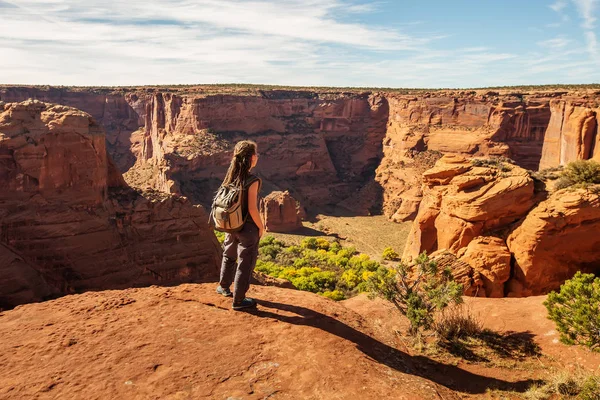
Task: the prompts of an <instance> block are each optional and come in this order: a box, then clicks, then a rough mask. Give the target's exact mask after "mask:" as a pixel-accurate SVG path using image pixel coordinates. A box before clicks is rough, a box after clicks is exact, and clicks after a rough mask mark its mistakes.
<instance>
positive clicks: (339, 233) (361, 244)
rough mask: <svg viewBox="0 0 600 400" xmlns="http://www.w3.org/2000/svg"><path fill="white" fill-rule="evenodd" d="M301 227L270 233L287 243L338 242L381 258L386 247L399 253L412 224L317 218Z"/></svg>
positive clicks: (378, 218)
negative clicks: (313, 239) (310, 239)
mask: <svg viewBox="0 0 600 400" xmlns="http://www.w3.org/2000/svg"><path fill="white" fill-rule="evenodd" d="M302 224H303V228H302V229H299V230H298V231H295V232H291V233H271V232H267V235H272V236H275V237H276V238H277V239H279V240H281V241H283V242H284V243H286V244H290V245H292V244H298V243H300V242H301V241H302V239H304V238H306V237H323V238H328V239H332V238H335V239H338V240H339V241H340V243H341V244H342V245H343V246H353V247H355V248H356V250H358V251H359V252H360V253H365V254H368V255H369V256H370V257H372V258H374V259H380V258H381V255H382V253H383V250H384V249H385V248H386V247H392V248H393V249H394V250H396V252H399V253H401V252H402V249H403V248H404V246H405V244H406V240H407V237H408V234H409V232H410V228H411V226H412V222H411V221H409V222H404V223H396V222H392V221H390V220H389V219H388V218H386V217H385V216H383V215H373V216H353V217H350V216H343V215H323V214H319V215H317V216H316V217H315V218H314V219H313V220H311V221H303V223H302Z"/></svg>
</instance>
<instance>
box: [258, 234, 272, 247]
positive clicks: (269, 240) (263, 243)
mask: <svg viewBox="0 0 600 400" xmlns="http://www.w3.org/2000/svg"><path fill="white" fill-rule="evenodd" d="M272 244H275V237H274V236H271V235H267V236H265V237H263V238H262V239H260V241H259V242H258V247H263V246H269V245H272Z"/></svg>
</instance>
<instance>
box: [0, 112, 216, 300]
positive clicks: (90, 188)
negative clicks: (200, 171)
mask: <svg viewBox="0 0 600 400" xmlns="http://www.w3.org/2000/svg"><path fill="white" fill-rule="evenodd" d="M0 185H1V186H2V187H4V188H7V189H8V190H2V191H0V243H1V244H2V251H1V252H2V256H0V261H1V262H2V264H1V265H0V274H1V275H0V282H1V283H0V288H1V289H2V292H0V303H2V304H4V306H14V305H16V304H18V303H22V302H27V301H36V300H40V299H41V298H45V297H47V296H54V295H61V294H66V293H73V292H79V291H84V290H90V289H109V288H124V287H131V286H143V285H150V284H174V283H178V282H192V281H206V280H209V279H214V278H216V276H217V266H218V263H219V260H220V249H219V246H218V242H217V241H216V238H215V237H214V234H213V233H212V232H211V231H210V230H209V229H208V227H207V225H206V221H207V216H206V213H205V212H204V210H203V209H202V208H201V207H199V206H193V205H192V204H191V203H190V202H189V201H188V200H186V199H185V198H181V197H173V196H168V195H165V194H164V193H162V194H161V193H157V194H156V195H155V198H154V199H153V200H149V199H147V198H145V197H142V196H141V195H140V194H138V193H137V192H135V191H133V190H132V189H130V188H129V187H128V186H127V185H126V184H125V182H124V181H123V179H122V177H121V175H120V173H118V171H117V170H116V168H115V166H114V165H113V164H112V161H111V160H110V158H109V157H108V156H107V154H106V148H105V140H104V134H103V131H102V129H101V128H100V127H99V126H98V124H97V123H96V122H95V121H94V120H93V118H92V117H90V115H88V114H86V113H84V112H82V111H79V110H76V109H73V108H70V107H66V106H58V105H52V104H46V103H42V102H38V101H28V102H24V103H9V104H5V105H2V106H0ZM5 282H20V283H19V284H18V285H20V286H21V287H20V288H18V290H17V291H16V292H15V290H16V289H15V288H14V287H12V289H10V290H8V289H6V286H5V285H4V283H5ZM9 286H12V285H9Z"/></svg>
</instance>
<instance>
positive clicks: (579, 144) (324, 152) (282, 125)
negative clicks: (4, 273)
mask: <svg viewBox="0 0 600 400" xmlns="http://www.w3.org/2000/svg"><path fill="white" fill-rule="evenodd" d="M207 90H208V89H206V88H202V87H198V88H193V87H190V88H185V87H184V88H173V89H167V88H160V89H159V88H127V89H84V88H75V89H66V88H61V89H57V88H47V89H44V88H27V87H0V100H4V101H22V100H25V99H27V98H37V99H41V100H46V101H52V102H56V103H61V104H67V105H71V106H76V107H78V108H81V109H82V110H84V111H86V112H89V113H90V114H92V116H94V117H95V118H96V119H97V120H98V121H99V123H100V124H101V125H102V126H104V128H105V129H106V131H107V146H108V150H109V154H111V155H112V156H113V158H114V159H115V160H116V164H117V166H118V167H119V169H120V170H121V172H126V171H129V172H128V174H127V175H126V177H127V179H128V180H129V181H130V182H132V183H134V184H136V185H147V186H149V187H152V188H155V189H159V190H161V191H165V192H174V193H183V194H185V195H187V196H189V197H190V198H191V199H192V200H193V201H194V202H202V203H205V204H206V203H208V201H209V199H210V196H211V195H212V193H213V191H214V189H215V186H216V185H217V184H218V182H219V181H220V179H221V178H222V176H223V174H224V171H225V168H226V165H227V163H228V157H229V150H230V148H231V144H232V143H233V142H235V141H236V140H239V139H242V138H250V139H253V140H255V141H257V142H258V143H259V146H260V148H261V149H260V152H261V162H260V164H259V172H260V173H261V174H262V175H263V177H264V178H265V183H266V185H265V187H266V188H268V189H269V190H286V189H289V190H290V192H291V193H292V195H294V196H295V197H296V198H298V199H299V200H300V201H302V203H303V204H305V205H306V206H307V207H308V209H309V210H310V209H311V208H313V207H314V206H317V207H321V208H322V207H325V206H328V205H341V206H343V207H345V208H351V209H352V210H353V211H355V212H357V213H360V214H366V213H369V212H372V211H377V210H378V209H380V208H381V207H382V205H383V211H384V212H385V214H386V215H388V216H389V217H392V218H393V219H394V220H398V221H400V220H406V219H411V218H414V216H415V215H416V212H417V207H418V204H419V202H420V201H421V198H422V193H421V183H422V181H421V174H422V172H423V171H425V170H427V169H428V168H430V167H431V166H432V165H433V163H435V161H436V160H437V159H438V158H439V157H440V156H441V155H442V154H456V155H463V156H490V155H492V156H493V155H496V156H506V157H510V158H512V159H514V160H515V161H516V162H517V164H518V165H519V166H521V167H524V168H527V169H538V166H540V167H543V168H545V167H549V166H556V165H558V164H564V163H566V162H569V161H572V160H574V159H577V158H600V144H599V143H598V142H599V140H600V137H599V135H598V133H597V131H598V129H597V126H598V123H597V121H596V111H597V109H598V105H597V100H596V99H597V97H598V95H597V94H596V93H593V92H590V93H583V92H582V93H566V92H565V93H556V92H554V93H552V92H530V93H526V92H523V93H510V92H507V91H505V92H503V93H496V92H485V91H477V92H476V91H470V92H467V91H431V92H415V94H414V95H400V94H397V93H393V92H381V93H376V94H373V93H357V92H347V93H344V92H340V91H337V92H336V91H331V92H326V91H321V92H313V91H300V90H297V91H292V90H289V91H283V90H270V91H262V90H258V89H256V90H253V91H252V90H250V91H248V92H247V93H246V92H242V91H239V92H236V91H234V90H230V89H226V88H222V89H219V90H221V91H222V92H225V91H228V92H230V93H231V94H218V93H217V94H214V93H215V91H214V90H213V91H212V92H211V93H208V92H207ZM134 163H135V164H136V165H135V167H134V168H130V167H131V166H132V165H134ZM375 170H377V171H376V173H375ZM375 175H376V179H375V180H374V179H373V177H374V176H375ZM265 194H266V193H265ZM382 203H383V204H382Z"/></svg>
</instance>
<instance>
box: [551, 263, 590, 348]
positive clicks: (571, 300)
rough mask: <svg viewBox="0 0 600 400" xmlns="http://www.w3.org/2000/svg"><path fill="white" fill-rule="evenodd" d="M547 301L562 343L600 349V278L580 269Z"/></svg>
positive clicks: (552, 293)
mask: <svg viewBox="0 0 600 400" xmlns="http://www.w3.org/2000/svg"><path fill="white" fill-rule="evenodd" d="M544 305H545V306H546V308H547V309H548V318H550V319H551V320H552V321H554V322H555V323H556V326H557V329H558V331H559V332H560V339H561V341H562V342H563V343H566V344H571V345H573V344H580V345H584V346H587V347H589V348H591V349H592V350H596V351H600V278H597V277H595V276H594V275H593V274H583V273H581V272H577V274H575V276H574V277H573V278H572V279H570V280H568V281H566V282H565V283H564V284H563V285H562V286H561V287H560V291H559V292H558V293H557V292H551V293H550V294H549V295H548V298H547V300H546V301H545V302H544Z"/></svg>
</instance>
